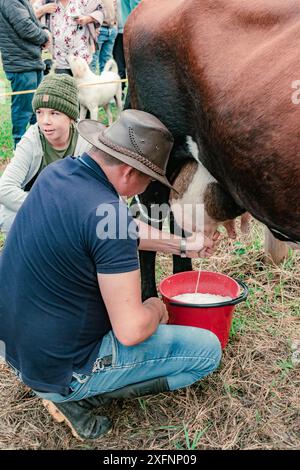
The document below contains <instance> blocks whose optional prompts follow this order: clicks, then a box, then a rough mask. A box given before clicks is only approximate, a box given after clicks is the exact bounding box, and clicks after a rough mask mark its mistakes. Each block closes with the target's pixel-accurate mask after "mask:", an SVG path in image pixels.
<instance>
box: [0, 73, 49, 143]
mask: <svg viewBox="0 0 300 470" xmlns="http://www.w3.org/2000/svg"><path fill="white" fill-rule="evenodd" d="M6 76H7V78H8V80H9V81H10V84H11V88H12V91H13V92H18V91H26V90H36V88H37V87H38V85H39V84H40V82H41V79H42V77H43V72H42V71H39V70H32V71H30V72H10V73H9V72H7V73H6ZM32 98H33V93H27V94H24V95H14V96H12V101H11V120H12V128H13V139H14V147H16V145H17V143H18V142H19V141H20V140H21V138H22V137H23V135H24V134H25V131H26V127H27V124H28V123H29V122H30V123H32V122H35V119H34V117H35V116H34V112H33V110H32Z"/></svg>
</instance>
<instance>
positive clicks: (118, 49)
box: [113, 0, 126, 90]
mask: <svg viewBox="0 0 300 470" xmlns="http://www.w3.org/2000/svg"><path fill="white" fill-rule="evenodd" d="M117 23H118V34H117V37H116V39H115V44H114V47H113V58H114V59H115V61H116V63H117V65H118V71H119V75H120V77H121V79H125V78H126V63H125V57H124V48H123V30H124V24H123V19H122V15H121V0H117ZM125 86H126V83H125V82H122V90H124V89H125Z"/></svg>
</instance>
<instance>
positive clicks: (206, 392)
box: [0, 224, 300, 450]
mask: <svg viewBox="0 0 300 470" xmlns="http://www.w3.org/2000/svg"><path fill="white" fill-rule="evenodd" d="M263 254H264V252H263V240H262V228H261V226H260V225H259V224H255V226H254V228H253V230H252V232H251V234H250V235H249V236H240V238H239V241H238V242H235V243H229V242H228V241H224V242H222V244H221V246H220V248H219V250H218V252H217V254H216V255H215V256H214V257H213V258H211V259H210V260H205V261H204V262H200V261H194V267H195V268H197V267H198V268H199V266H200V264H201V268H202V269H210V270H214V271H220V272H223V273H225V274H228V275H230V276H233V277H238V278H240V279H242V280H244V281H245V282H246V283H247V284H248V286H249V288H250V295H249V298H248V300H247V302H245V303H243V304H240V305H238V306H237V307H236V309H235V313H234V319H233V324H232V328H231V333H230V341H229V344H228V346H227V348H226V350H225V351H224V354H223V359H222V363H221V366H220V368H219V369H218V370H217V371H216V372H215V373H214V374H213V375H211V376H210V377H208V378H206V379H204V380H202V381H201V382H199V383H197V384H195V385H194V386H192V387H189V388H188V389H186V390H180V391H176V392H173V393H168V394H160V395H157V396H149V397H145V398H140V399H134V400H124V401H121V400H119V401H117V402H115V403H114V404H113V405H111V406H108V407H106V408H105V409H101V410H99V412H101V413H106V414H107V415H109V416H110V418H111V419H112V420H113V422H114V426H113V431H112V433H111V434H110V435H109V437H103V438H102V439H99V440H96V441H94V442H84V443H80V442H78V441H76V440H75V439H74V438H73V437H72V436H71V434H70V432H69V430H68V429H67V428H65V426H64V425H60V424H56V423H54V422H53V421H52V419H51V418H50V416H49V415H48V413H47V412H46V410H45V409H44V408H43V406H42V404H41V401H40V400H39V399H38V398H36V397H34V396H32V393H31V392H30V390H29V389H28V388H27V387H26V386H24V385H22V384H20V383H19V382H18V381H17V379H16V378H15V377H14V376H13V374H12V373H11V372H10V371H9V370H8V369H7V367H6V366H5V365H2V366H1V365H0V371H1V373H0V448H1V449H106V450H110V449H120V450H125V449H148V450H157V449H163V450H172V449H174V450H176V449H299V448H300V444H299V443H300V397H299V385H300V374H299V365H298V366H296V365H294V364H293V362H292V344H293V342H294V340H296V339H299V338H300V303H299V291H300V269H299V255H300V253H299V252H298V253H296V252H293V253H291V254H290V257H289V259H288V260H287V261H285V262H284V263H283V264H282V265H281V266H280V267H278V266H273V265H266V264H264V263H263V262H262V260H263ZM168 274H171V258H170V257H169V256H166V255H160V256H159V262H158V264H157V280H158V281H159V280H160V279H162V278H163V277H165V276H166V275H168Z"/></svg>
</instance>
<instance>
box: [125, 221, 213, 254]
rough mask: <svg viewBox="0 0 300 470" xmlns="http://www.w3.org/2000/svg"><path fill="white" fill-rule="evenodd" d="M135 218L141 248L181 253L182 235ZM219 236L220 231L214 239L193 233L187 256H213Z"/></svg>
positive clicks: (187, 239)
mask: <svg viewBox="0 0 300 470" xmlns="http://www.w3.org/2000/svg"><path fill="white" fill-rule="evenodd" d="M134 220H135V222H136V224H137V225H138V227H139V237H140V243H139V250H144V251H161V252H163V253H171V254H173V255H180V242H181V240H182V237H179V236H178V235H172V234H170V233H169V232H163V231H161V230H158V229H156V228H154V227H151V226H150V225H148V224H146V223H145V222H141V221H140V220H139V219H134ZM218 237H219V233H218V232H216V233H215V234H214V236H213V238H212V240H210V239H209V238H207V237H205V236H204V235H203V234H202V233H200V232H198V233H194V234H192V235H191V236H190V237H188V238H186V256H187V257H189V258H207V257H209V256H211V255H212V254H213V252H214V250H215V248H216V246H217V239H218Z"/></svg>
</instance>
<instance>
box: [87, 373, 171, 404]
mask: <svg viewBox="0 0 300 470" xmlns="http://www.w3.org/2000/svg"><path fill="white" fill-rule="evenodd" d="M169 390H170V389H169V385H168V381H167V379H166V378H165V377H158V378H157V379H150V380H145V381H144V382H138V383H135V384H131V385H126V387H122V388H118V389H117V390H114V391H112V392H106V393H102V394H100V395H95V396H93V397H89V398H86V399H85V400H86V401H88V402H89V403H90V404H91V405H92V406H94V407H97V406H101V405H105V404H106V403H109V402H110V401H111V400H112V399H113V398H116V399H117V398H137V397H142V396H144V395H157V394H158V393H162V392H168V391H169Z"/></svg>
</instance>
